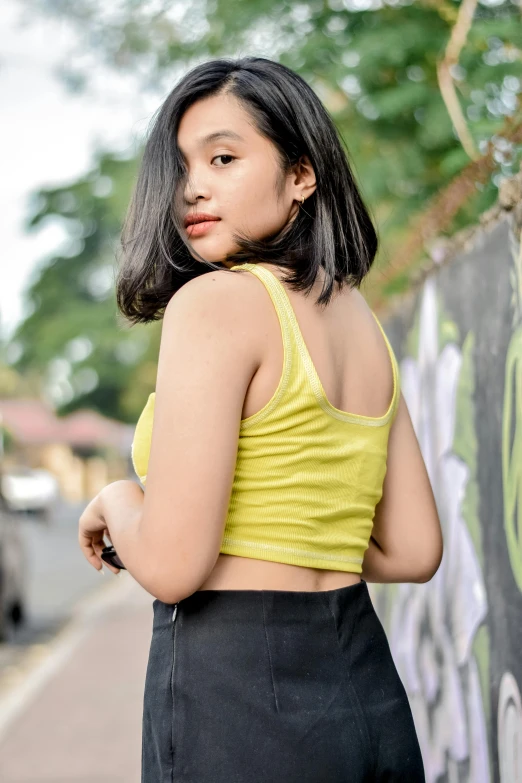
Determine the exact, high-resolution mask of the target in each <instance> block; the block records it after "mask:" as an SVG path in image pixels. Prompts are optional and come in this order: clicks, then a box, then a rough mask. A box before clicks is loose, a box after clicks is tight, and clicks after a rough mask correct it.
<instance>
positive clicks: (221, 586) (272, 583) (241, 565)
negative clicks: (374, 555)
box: [196, 554, 361, 592]
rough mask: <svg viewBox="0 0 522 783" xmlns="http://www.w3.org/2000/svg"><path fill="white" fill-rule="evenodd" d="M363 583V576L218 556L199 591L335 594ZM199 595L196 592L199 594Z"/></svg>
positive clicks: (248, 558) (232, 556) (246, 558)
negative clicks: (320, 592) (290, 591)
mask: <svg viewBox="0 0 522 783" xmlns="http://www.w3.org/2000/svg"><path fill="white" fill-rule="evenodd" d="M360 581H361V575H360V574H353V573H349V572H347V571H331V570H327V569H324V568H305V567H303V566H295V565H289V564H288V563H273V562H272V561H270V560H254V559H253V558H250V557H238V556H236V555H224V554H219V556H218V559H217V561H216V564H215V566H214V568H213V569H212V571H211V572H210V574H209V576H208V577H207V579H206V580H205V581H204V582H203V584H202V585H200V586H199V587H198V591H199V590H297V591H305V592H318V591H321V590H336V589H338V588H339V587H347V586H349V585H353V584H356V583H357V582H360ZM196 592H197V591H196Z"/></svg>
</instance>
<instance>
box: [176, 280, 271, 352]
mask: <svg viewBox="0 0 522 783" xmlns="http://www.w3.org/2000/svg"><path fill="white" fill-rule="evenodd" d="M252 277H253V275H246V274H237V273H236V272H231V271H230V270H228V269H220V270H211V271H209V272H204V273H203V274H201V275H198V276H197V277H194V278H192V280H189V281H188V282H187V283H185V284H184V285H183V286H182V287H181V288H180V289H179V290H178V291H176V293H175V294H174V295H173V296H172V298H171V299H170V301H169V303H168V304H167V307H166V308H165V313H164V316H163V329H165V328H166V329H167V330H168V329H169V328H170V326H172V328H176V326H179V327H180V328H181V327H182V326H183V327H184V328H185V329H186V328H187V327H188V328H189V329H190V328H193V329H195V328H197V327H198V326H200V327H202V328H205V329H208V328H209V327H210V328H211V329H213V330H216V332H217V331H219V333H220V334H221V335H222V336H223V338H225V337H226V342H227V343H228V344H229V345H232V346H235V347H236V349H237V355H238V359H240V356H241V355H243V354H244V355H245V356H246V357H248V359H249V362H251V360H252V357H254V359H255V360H256V361H257V359H258V354H259V355H261V353H260V352H261V348H262V343H261V340H260V339H259V330H258V328H257V324H258V319H257V310H256V307H257V309H259V305H258V304H257V303H258V301H259V295H258V293H257V292H256V287H255V286H252V280H251V279H250V278H252Z"/></svg>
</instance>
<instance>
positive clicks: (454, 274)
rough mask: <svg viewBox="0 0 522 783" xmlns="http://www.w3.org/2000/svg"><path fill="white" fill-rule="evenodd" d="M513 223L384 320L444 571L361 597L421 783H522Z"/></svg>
mask: <svg viewBox="0 0 522 783" xmlns="http://www.w3.org/2000/svg"><path fill="white" fill-rule="evenodd" d="M515 216H516V213H515V212H505V213H503V214H501V216H500V218H499V219H498V221H496V222H495V224H494V225H493V226H490V227H489V228H487V229H485V228H482V229H478V230H477V231H476V233H475V234H474V235H473V236H472V238H471V239H468V241H467V249H466V250H464V251H462V252H459V253H458V254H457V255H455V256H454V257H453V258H452V259H451V260H450V261H449V262H448V263H445V264H444V265H443V266H441V267H438V268H435V269H433V271H432V272H431V273H429V274H428V275H427V277H426V279H425V280H424V282H423V283H422V284H421V285H420V286H418V287H417V289H416V291H414V292H413V293H412V294H410V295H409V296H408V297H407V298H405V299H404V300H403V301H401V302H400V303H399V305H398V306H396V307H394V310H393V312H390V313H389V314H388V317H386V316H382V319H383V324H384V326H385V329H386V331H387V334H388V335H389V337H390V340H391V342H392V343H393V346H394V349H395V350H396V353H397V358H398V359H399V362H400V368H401V382H402V390H403V394H404V397H405V399H406V402H407V404H408V408H409V411H410V415H411V417H412V420H413V424H414V427H415V431H416V433H417V437H418V439H419V442H420V445H421V448H422V452H423V455H424V459H425V462H426V466H427V469H428V472H429V475H430V478H431V482H432V486H433V489H434V493H435V497H436V500H437V506H438V509H439V514H440V517H441V522H442V525H443V530H444V542H445V550H444V556H443V560H442V563H441V566H440V568H439V570H438V572H437V574H436V575H435V577H434V578H433V579H432V580H431V581H430V582H428V583H427V584H422V585H416V584H403V585H369V588H370V592H371V595H372V599H373V601H374V604H375V607H376V610H377V613H378V614H379V617H380V619H381V621H382V623H383V625H384V627H385V630H386V632H387V635H388V639H389V642H390V648H391V651H392V655H393V657H394V660H395V663H396V665H397V668H398V671H399V674H400V675H401V678H402V681H403V683H404V685H405V688H406V691H407V693H408V696H409V699H410V704H411V707H412V711H413V715H414V719H415V724H416V727H417V731H418V734H419V740H420V743H421V747H422V751H423V756H424V762H425V767H426V780H427V781H428V783H430V781H433V782H435V781H437V783H441V782H442V781H444V783H445V782H446V781H447V782H448V783H451V782H452V781H459V783H462V782H463V781H473V783H485V782H486V781H502V783H508V782H509V783H515V781H516V783H521V781H522V699H521V691H522V256H521V249H520V242H519V239H520V225H518V226H517V220H516V219H515ZM519 362H520V363H519ZM519 492H520V493H521V496H520V498H519V497H518V493H519ZM419 524H422V520H419Z"/></svg>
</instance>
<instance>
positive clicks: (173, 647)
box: [170, 620, 177, 783]
mask: <svg viewBox="0 0 522 783" xmlns="http://www.w3.org/2000/svg"><path fill="white" fill-rule="evenodd" d="M171 622H172V664H171V670H170V697H171V702H172V704H171V711H170V715H171V727H170V756H171V763H170V765H171V770H172V783H174V756H175V751H174V724H175V721H174V677H175V671H174V666H175V659H176V630H177V623H176V622H174V621H172V620H171Z"/></svg>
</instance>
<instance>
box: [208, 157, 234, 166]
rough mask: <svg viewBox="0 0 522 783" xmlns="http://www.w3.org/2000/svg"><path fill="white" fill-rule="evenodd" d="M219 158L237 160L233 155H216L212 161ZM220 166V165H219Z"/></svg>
mask: <svg viewBox="0 0 522 783" xmlns="http://www.w3.org/2000/svg"><path fill="white" fill-rule="evenodd" d="M218 158H230V160H235V158H233V157H232V155H216V157H215V158H212V161H214V160H217V159H218ZM225 165H226V164H225ZM218 168H220V167H219V166H218Z"/></svg>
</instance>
